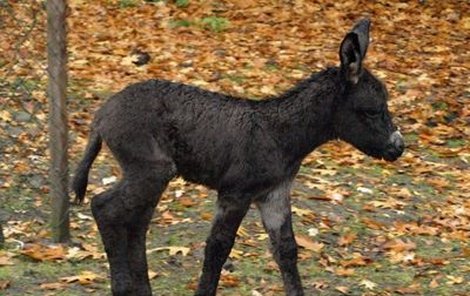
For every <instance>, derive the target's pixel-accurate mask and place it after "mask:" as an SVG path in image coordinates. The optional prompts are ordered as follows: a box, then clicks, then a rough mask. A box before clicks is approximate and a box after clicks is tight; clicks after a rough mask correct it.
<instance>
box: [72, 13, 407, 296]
mask: <svg viewBox="0 0 470 296" xmlns="http://www.w3.org/2000/svg"><path fill="white" fill-rule="evenodd" d="M368 43H369V21H368V20H362V21H360V22H358V23H357V24H356V25H355V26H354V27H353V29H352V30H351V32H349V33H348V34H347V35H346V36H345V38H344V40H343V41H342V43H341V46H340V50H339V56H340V61H341V64H340V67H335V68H329V69H326V70H323V71H321V72H319V73H316V74H313V75H312V76H311V77H310V78H308V79H306V80H304V81H302V82H300V83H299V84H298V85H297V86H295V87H294V88H293V89H291V90H289V91H287V92H286V93H285V94H283V95H280V96H278V97H275V98H269V99H266V100H263V101H250V100H244V99H237V98H232V97H229V96H227V95H223V94H219V93H214V92H210V91H206V90H202V89H200V88H196V87H193V86H189V85H184V84H178V83H173V82H168V81H162V80H150V81H146V82H142V83H137V84H134V85H130V86H129V87H127V88H125V89H124V90H123V91H121V92H119V93H118V94H116V95H114V96H113V97H112V98H111V99H110V100H109V101H107V102H106V103H105V105H104V106H103V107H102V108H101V109H100V110H99V111H98V112H97V114H96V116H95V119H94V122H93V125H92V131H91V133H90V140H89V143H88V146H87V148H86V151H85V156H84V158H83V159H82V161H81V162H80V164H79V166H78V169H77V173H76V175H75V179H74V182H73V189H74V191H75V193H76V197H77V200H78V201H79V202H80V201H82V200H83V198H84V195H85V191H86V186H87V182H88V172H89V170H90V167H91V165H92V163H93V161H94V159H95V158H96V156H97V154H98V153H99V151H100V149H101V144H102V141H104V142H106V144H107V145H108V147H109V149H110V150H111V152H112V154H113V155H114V157H116V159H117V160H118V162H119V164H120V166H121V168H122V171H123V178H122V180H121V181H120V182H119V183H118V184H116V185H115V186H114V187H113V188H112V189H110V190H108V191H106V192H104V193H101V194H99V195H97V196H95V197H94V198H93V199H92V202H91V208H92V212H93V216H94V217H95V219H96V222H97V224H98V228H99V231H100V234H101V238H102V240H103V243H104V246H105V250H106V253H107V256H108V260H109V264H110V269H111V282H112V292H113V295H136V296H145V295H151V294H152V293H151V287H150V284H149V279H148V276H147V259H146V254H145V239H146V232H147V229H148V226H149V223H150V219H151V217H152V214H153V212H154V208H155V206H156V205H157V203H158V201H159V199H160V196H161V194H162V192H163V191H164V190H165V188H166V186H167V184H168V182H169V181H170V180H171V179H172V178H174V177H175V176H178V175H179V176H182V177H184V178H185V179H186V180H189V181H192V182H195V183H199V184H204V185H206V186H208V187H210V188H213V189H215V190H217V191H218V199H217V214H216V215H215V218H214V221H213V225H212V229H211V231H210V235H209V237H208V239H207V245H206V248H205V258H204V264H203V269H202V275H201V278H200V281H199V286H198V288H197V291H196V295H200V296H210V295H215V294H216V290H217V284H218V281H219V277H220V271H221V268H222V265H223V264H224V262H225V261H226V259H227V256H228V255H229V253H230V250H231V248H232V246H233V244H234V240H235V235H236V232H237V229H238V227H239V225H240V223H241V221H242V219H243V217H244V216H245V214H246V212H247V211H248V208H249V206H250V204H251V203H255V204H256V205H257V207H258V209H259V211H260V213H261V218H262V221H263V225H264V227H265V229H266V231H267V232H268V234H269V237H270V240H271V244H272V252H273V255H274V259H275V260H276V262H277V264H278V265H279V269H280V270H281V274H282V279H283V282H284V287H285V292H286V294H287V295H303V289H302V284H301V280H300V276H299V272H298V270H297V245H296V242H295V239H294V233H293V231H292V223H291V211H290V198H289V191H290V187H291V184H292V181H293V179H294V177H295V175H296V173H297V171H298V169H299V167H300V164H301V161H302V159H303V158H304V157H305V156H306V155H307V154H308V153H310V152H311V151H312V150H313V149H315V148H316V147H318V146H319V145H321V144H323V143H325V142H327V141H329V140H332V139H342V140H344V141H346V142H348V143H351V144H352V145H353V146H355V147H357V148H358V149H359V150H361V151H363V152H364V153H366V154H368V155H371V156H373V157H376V158H384V159H386V160H388V161H393V160H395V159H397V158H398V157H399V156H400V155H401V154H402V152H403V149H404V143H403V139H402V137H401V135H400V133H399V132H398V131H397V129H396V127H395V126H394V125H393V123H392V120H391V115H390V113H389V111H388V108H387V91H386V89H385V86H384V85H383V84H382V83H381V82H380V81H379V80H378V79H377V78H375V77H374V76H373V75H372V74H371V73H370V72H369V71H367V70H366V69H365V68H363V66H362V61H363V59H364V57H365V55H366V51H367V47H368Z"/></svg>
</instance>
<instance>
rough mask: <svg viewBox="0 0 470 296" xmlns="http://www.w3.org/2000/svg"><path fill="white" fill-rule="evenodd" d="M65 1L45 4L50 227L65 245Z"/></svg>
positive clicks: (67, 216)
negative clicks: (49, 155)
mask: <svg viewBox="0 0 470 296" xmlns="http://www.w3.org/2000/svg"><path fill="white" fill-rule="evenodd" d="M66 11H67V3H66V0H48V1H47V59H48V78H49V79H48V88H47V89H48V97H49V136H50V140H49V149H50V154H51V167H50V172H49V174H50V175H49V177H50V197H51V206H52V216H51V228H52V239H53V240H54V241H55V242H67V241H68V240H69V239H70V233H69V196H68V156H67V151H68V127H67V109H66V88H67V49H66V48H67V45H66V35H67V32H66Z"/></svg>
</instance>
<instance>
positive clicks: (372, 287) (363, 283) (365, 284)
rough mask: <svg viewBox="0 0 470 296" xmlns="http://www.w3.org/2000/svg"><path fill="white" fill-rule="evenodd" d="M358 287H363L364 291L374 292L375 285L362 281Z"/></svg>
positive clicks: (365, 280)
mask: <svg viewBox="0 0 470 296" xmlns="http://www.w3.org/2000/svg"><path fill="white" fill-rule="evenodd" d="M359 285H361V286H364V287H365V288H366V289H368V290H374V289H375V288H376V287H377V284H376V283H374V282H372V281H369V280H367V279H363V280H362V281H361V282H360V283H359Z"/></svg>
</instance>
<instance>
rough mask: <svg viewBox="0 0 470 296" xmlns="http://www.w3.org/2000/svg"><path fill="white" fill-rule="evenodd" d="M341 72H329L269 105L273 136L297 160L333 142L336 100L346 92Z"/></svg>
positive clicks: (268, 102) (319, 74)
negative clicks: (340, 76)
mask: <svg viewBox="0 0 470 296" xmlns="http://www.w3.org/2000/svg"><path fill="white" fill-rule="evenodd" d="M339 74H340V73H339V69H338V68H328V69H326V70H323V71H321V72H318V73H315V74H313V75H312V76H311V77H309V78H307V79H305V80H304V81H301V82H300V83H298V84H297V85H296V86H294V87H293V88H292V89H290V90H288V91H287V92H285V93H284V94H282V95H280V96H278V97H275V98H272V99H269V100H267V101H265V102H266V106H265V108H266V110H267V112H266V113H265V114H266V117H267V121H268V123H269V126H271V127H272V134H271V135H272V136H273V137H275V138H276V139H277V141H278V142H279V144H280V145H281V146H282V147H283V148H284V149H285V151H286V152H287V153H288V154H289V155H290V156H291V157H293V159H295V160H301V159H303V158H304V157H305V156H306V155H307V154H309V153H310V152H312V151H313V150H314V149H315V148H316V147H318V146H320V145H322V144H324V143H325V142H327V141H329V140H331V139H333V138H334V129H333V114H334V109H335V108H336V107H335V106H336V101H337V100H336V98H337V97H340V96H341V94H342V92H343V87H342V84H341V83H340V82H341V80H340V79H339Z"/></svg>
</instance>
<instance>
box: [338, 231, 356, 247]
mask: <svg viewBox="0 0 470 296" xmlns="http://www.w3.org/2000/svg"><path fill="white" fill-rule="evenodd" d="M356 237H357V234H356V233H354V232H348V233H346V234H344V235H342V236H341V237H340V238H339V239H338V245H339V246H341V247H344V246H347V245H350V244H351V243H352V242H353V241H354V240H355V239H356Z"/></svg>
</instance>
